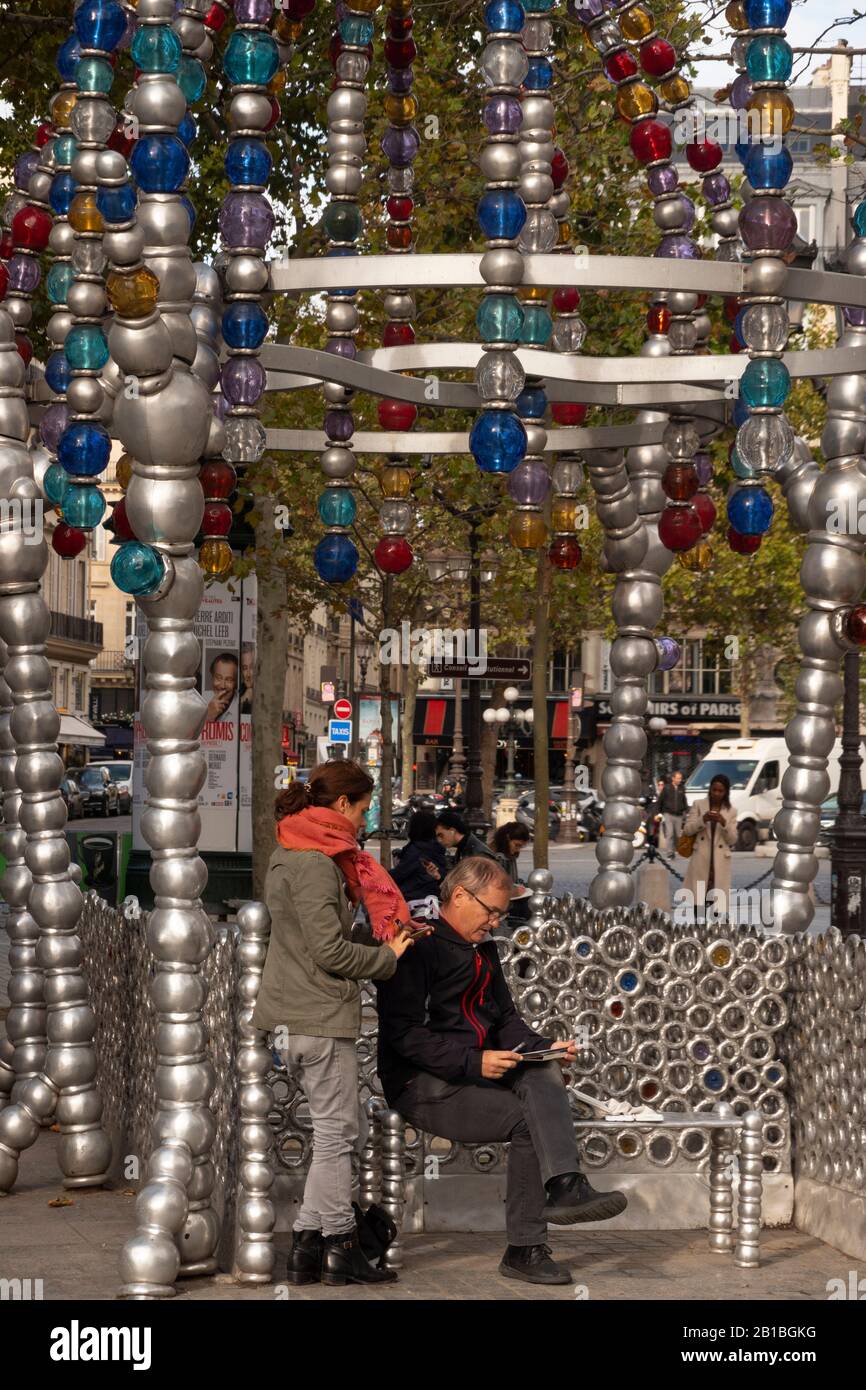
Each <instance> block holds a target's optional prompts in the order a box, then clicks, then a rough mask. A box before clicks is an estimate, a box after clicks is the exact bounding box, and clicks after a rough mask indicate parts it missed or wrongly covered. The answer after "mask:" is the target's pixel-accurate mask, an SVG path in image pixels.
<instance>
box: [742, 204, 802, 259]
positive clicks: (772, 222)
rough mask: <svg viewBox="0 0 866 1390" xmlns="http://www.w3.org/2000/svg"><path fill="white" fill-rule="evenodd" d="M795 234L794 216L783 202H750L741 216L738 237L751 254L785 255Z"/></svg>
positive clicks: (788, 206)
mask: <svg viewBox="0 0 866 1390" xmlns="http://www.w3.org/2000/svg"><path fill="white" fill-rule="evenodd" d="M796 230H797V214H796V213H795V212H794V209H793V208H792V207H791V206H790V204H789V203H786V202H785V200H784V198H752V199H751V201H750V202H748V203H747V204H746V206H745V207H744V208H743V210H742V212H741V213H740V236H741V237H742V238H743V241H744V242H745V245H746V246H747V248H748V249H749V250H750V251H784V250H785V249H786V248H787V247H788V246H790V244H791V242H792V241H793V239H794V234H795V232H796Z"/></svg>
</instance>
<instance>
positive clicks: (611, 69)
mask: <svg viewBox="0 0 866 1390" xmlns="http://www.w3.org/2000/svg"><path fill="white" fill-rule="evenodd" d="M604 70H605V72H606V73H607V75H608V77H609V78H610V80H611V82H627V81H628V79H629V78H630V77H636V76H637V63H636V62H635V56H634V54H633V53H630V52H629V50H628V49H627V48H621V49H620V50H619V53H612V54H611V55H610V57H609V58H605V60H604Z"/></svg>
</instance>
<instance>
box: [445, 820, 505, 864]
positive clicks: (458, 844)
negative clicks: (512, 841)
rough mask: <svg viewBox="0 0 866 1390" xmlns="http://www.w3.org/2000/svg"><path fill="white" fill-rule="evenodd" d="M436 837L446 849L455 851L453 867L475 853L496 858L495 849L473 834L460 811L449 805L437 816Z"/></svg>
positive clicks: (488, 857) (452, 861)
mask: <svg viewBox="0 0 866 1390" xmlns="http://www.w3.org/2000/svg"><path fill="white" fill-rule="evenodd" d="M436 839H437V840H438V841H439V843H440V845H442V846H443V848H444V849H450V850H453V851H454V853H453V855H452V858H451V865H452V867H453V866H454V865H455V864H459V863H460V861H461V859H468V858H469V856H470V855H473V854H479V855H481V856H482V857H486V858H487V859H495V858H496V856H495V854H494V853H493V850H492V849H488V847H487V845H485V843H484V841H483V840H482V839H479V837H478V836H477V835H475V834H473V832H472V831H471V830H470V829H469V826H468V825H467V824H466V822H465V820H464V819H463V817H462V816H461V815H460V813H459V812H458V811H452V810H450V809H448V808H447V807H446V809H445V810H444V811H440V812H439V815H438V816H437V818H436Z"/></svg>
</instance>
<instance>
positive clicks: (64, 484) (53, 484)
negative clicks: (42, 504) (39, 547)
mask: <svg viewBox="0 0 866 1390" xmlns="http://www.w3.org/2000/svg"><path fill="white" fill-rule="evenodd" d="M46 376H47V373H46ZM71 486H72V484H71V483H70V481H69V474H68V473H67V472H66V469H65V468H62V467H61V465H60V464H59V463H50V464H49V465H48V467H47V468H46V470H45V472H44V473H43V475H42V491H43V492H44V493H45V496H46V497H47V498H48V501H49V502H50V503H51V505H52V506H53V507H62V506H63V499H64V497H65V496H66V494H67V492H68V491H69V489H70V488H71Z"/></svg>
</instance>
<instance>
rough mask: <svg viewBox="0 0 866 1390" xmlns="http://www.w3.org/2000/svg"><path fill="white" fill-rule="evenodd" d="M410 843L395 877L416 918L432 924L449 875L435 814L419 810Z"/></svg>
mask: <svg viewBox="0 0 866 1390" xmlns="http://www.w3.org/2000/svg"><path fill="white" fill-rule="evenodd" d="M407 833H408V836H409V843H408V844H407V845H406V847H405V849H404V850H403V852H402V854H401V855H400V858H399V860H398V861H397V864H396V866H395V867H394V868H393V869H392V870H391V877H392V878H393V880H394V882H395V883H396V885H397V887H398V888H399V889H400V892H401V893H402V894H403V897H404V898H405V899H406V901H407V903H408V904H409V911H410V912H411V913H412V916H413V917H416V918H421V917H424V918H426V919H427V920H428V921H429V920H432V919H435V918H436V917H438V916H439V888H440V885H441V883H442V880H443V878H444V877H445V875H446V873H447V872H448V859H447V856H446V854H445V850H444V849H443V848H442V846H441V845H440V843H439V841H438V840H437V838H436V817H435V815H434V814H433V812H432V811H415V812H414V813H413V814H412V815H411V816H410V818H409V825H408V832H407Z"/></svg>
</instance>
